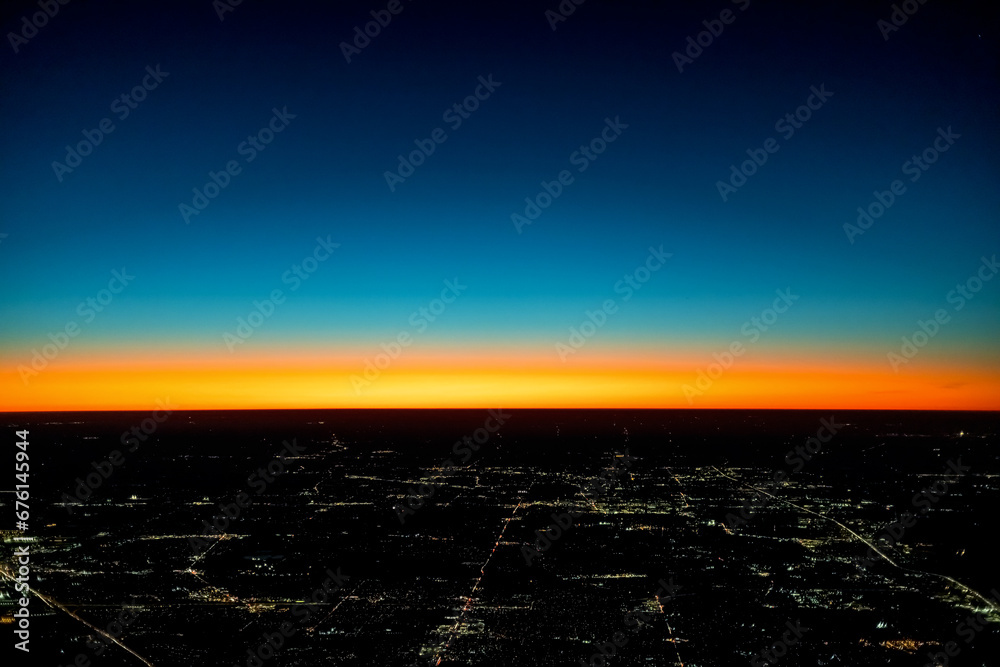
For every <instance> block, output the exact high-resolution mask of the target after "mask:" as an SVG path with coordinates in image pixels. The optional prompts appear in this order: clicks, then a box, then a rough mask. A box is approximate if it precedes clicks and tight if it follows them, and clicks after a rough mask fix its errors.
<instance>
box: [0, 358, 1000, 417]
mask: <svg viewBox="0 0 1000 667" xmlns="http://www.w3.org/2000/svg"><path fill="white" fill-rule="evenodd" d="M358 359H359V357H358V356H356V355H350V356H346V355H332V354H331V355H328V356H326V357H325V358H321V359H320V358H315V357H314V356H312V355H310V356H308V357H307V356H305V355H303V356H300V357H291V358H289V357H288V356H284V355H283V356H274V355H267V354H263V353H258V354H255V355H245V356H240V355H236V356H231V357H225V358H217V359H212V360H208V359H199V360H194V359H191V358H182V357H180V356H178V357H176V358H173V357H170V356H169V355H167V356H163V357H161V358H159V359H155V360H154V359H143V360H142V361H136V360H135V358H134V357H133V358H130V359H122V358H117V359H111V358H93V357H91V358H88V359H86V360H81V361H76V362H70V361H65V362H63V361H62V360H57V362H56V363H53V364H52V365H51V366H50V367H49V368H46V369H45V370H43V371H41V372H40V373H39V374H38V375H37V376H36V377H31V378H30V379H29V382H28V384H27V385H26V384H25V383H24V382H22V380H21V378H20V376H19V375H18V372H17V370H16V368H12V367H10V366H8V367H7V368H6V369H5V372H4V373H3V375H2V380H0V389H2V393H3V395H4V396H5V400H4V404H3V407H2V410H3V411H7V412H19V411H59V410H149V409H153V407H155V403H156V401H157V400H158V399H159V400H166V399H169V400H170V404H171V405H173V406H175V407H176V408H177V409H181V410H183V409H189V410H196V409H197V410H206V409H299V408H479V407H496V406H503V407H504V408H733V409H739V408H746V409H825V408H837V409H906V410H998V409H1000V376H998V374H997V373H995V372H992V373H991V372H989V371H988V369H983V368H981V367H968V366H963V367H954V366H947V367H946V366H942V365H935V364H934V363H933V360H931V359H927V360H926V362H927V363H924V364H922V365H921V366H919V367H914V368H904V369H901V370H900V372H899V373H898V374H897V373H893V372H892V370H891V369H889V368H888V366H887V365H886V364H884V363H883V364H879V365H874V364H872V365H868V366H864V365H861V364H857V365H855V366H853V367H844V366H843V365H836V366H834V365H832V364H824V363H805V362H804V361H803V360H801V359H800V360H798V361H797V362H795V363H794V364H793V363H792V362H788V361H781V362H772V363H762V362H760V361H754V362H753V363H751V360H749V359H741V360H739V362H738V363H736V364H734V365H733V366H732V367H731V368H729V369H728V370H726V371H724V372H723V373H722V375H721V376H719V377H718V378H717V379H716V380H714V381H713V382H712V383H711V385H710V386H707V387H705V383H704V380H703V381H702V387H701V388H699V387H698V385H697V384H696V380H697V374H698V363H699V362H701V361H702V360H701V359H697V360H693V359H691V358H690V356H684V357H680V358H675V359H673V360H670V359H663V358H645V359H642V358H636V357H635V356H631V357H629V356H624V355H620V354H619V355H610V354H609V355H604V356H601V355H596V354H595V355H591V356H589V357H586V358H583V357H581V358H579V359H573V358H570V359H568V360H567V362H566V363H565V364H564V363H561V362H560V361H559V360H558V359H554V358H553V357H552V356H551V355H549V356H545V355H541V354H537V355H531V354H518V355H516V356H513V357H508V358H503V357H499V358H492V359H490V358H488V357H484V356H483V355H482V354H478V353H471V352H465V353H455V352H453V353H451V354H446V353H444V352H439V353H435V354H425V355H423V356H420V357H417V356H415V355H410V356H409V357H406V356H404V357H400V358H399V359H396V360H394V361H392V363H391V364H389V366H387V367H386V368H385V369H384V370H382V371H380V372H379V374H378V376H377V377H374V374H373V373H371V371H370V372H369V377H370V378H373V379H371V381H370V384H360V383H359V382H358V380H360V379H362V378H363V372H364V362H363V358H362V361H361V362H359V361H358ZM702 367H704V366H702ZM352 377H353V378H354V380H352ZM355 385H358V391H356V390H355ZM685 385H687V386H688V387H692V388H694V389H699V390H701V391H702V392H703V393H702V394H700V395H698V394H693V393H692V392H691V390H690V389H689V390H688V394H691V399H692V400H691V402H689V401H688V396H686V395H685V390H684V386H685Z"/></svg>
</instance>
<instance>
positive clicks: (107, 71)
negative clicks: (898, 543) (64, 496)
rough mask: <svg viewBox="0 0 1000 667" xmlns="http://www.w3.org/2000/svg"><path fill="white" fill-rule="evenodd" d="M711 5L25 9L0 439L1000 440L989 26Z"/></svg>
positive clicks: (933, 18) (5, 224)
mask: <svg viewBox="0 0 1000 667" xmlns="http://www.w3.org/2000/svg"><path fill="white" fill-rule="evenodd" d="M330 4H335V6H334V7H330V6H329V5H330ZM683 4H684V6H683V7H673V6H670V4H669V3H653V2H601V1H599V0H587V1H586V2H584V3H582V4H580V5H575V4H574V3H572V2H569V0H567V1H566V2H563V3H562V4H560V3H558V2H555V0H551V1H549V2H523V3H488V4H473V3H451V2H421V1H420V0H417V1H410V0H400V1H399V2H381V1H375V2H338V3H319V2H281V3H279V2H265V1H263V0H245V1H244V2H241V3H239V4H237V5H235V6H234V5H232V4H230V3H228V2H225V0H219V1H217V2H214V3H213V2H211V1H210V0H201V1H198V2H174V3H165V2H150V3H110V2H88V3H83V2H68V3H67V4H64V5H57V7H58V11H57V12H55V13H54V15H52V16H47V15H45V14H44V7H43V8H42V9H40V6H48V5H46V4H45V2H42V3H41V5H39V4H38V3H18V2H13V3H7V4H6V5H5V7H4V9H3V10H2V12H3V14H2V16H3V23H2V27H3V32H4V35H5V38H4V41H5V44H4V46H3V47H2V48H0V52H2V56H0V58H2V64H0V67H2V68H3V73H4V76H3V81H4V85H3V89H2V97H0V103H2V107H0V113H2V115H3V119H4V122H3V123H2V125H0V151H2V155H3V156H4V158H5V159H4V160H3V161H2V163H0V169H2V179H3V180H2V183H3V186H2V187H3V196H2V197H0V234H2V236H0V395H2V397H3V401H2V405H0V409H3V410H11V411H21V410H111V409H136V410H143V409H153V408H154V407H155V406H156V402H157V401H162V400H169V401H171V402H172V404H173V405H176V406H178V407H181V408H188V409H208V408H307V407H308V408H313V407H330V408H338V407H480V406H483V407H489V406H503V407H538V408H542V407H637V408H638V407H663V408H826V407H834V408H906V409H977V410H981V409H991V410H996V409H1000V351H998V347H997V331H998V330H1000V279H997V280H993V278H994V277H995V275H996V273H997V272H998V271H1000V268H998V267H997V265H996V257H997V254H998V252H1000V227H998V224H997V222H998V214H1000V206H998V204H1000V189H998V188H997V182H998V175H1000V168H998V161H997V157H996V156H997V155H1000V151H998V148H1000V131H998V128H1000V125H998V123H997V118H998V110H1000V95H998V86H997V84H998V73H1000V65H998V62H1000V61H998V49H997V25H998V24H997V21H996V12H995V10H987V9H983V8H981V7H979V6H978V5H979V4H981V3H973V2H963V1H956V2H949V3H945V2H934V1H933V0H932V1H930V2H927V3H926V4H922V5H921V4H918V3H913V4H912V5H907V7H908V8H910V9H912V10H914V11H913V12H912V14H909V15H907V14H905V13H901V14H897V15H896V16H895V21H896V22H895V23H893V11H894V10H893V5H892V4H891V3H857V4H855V3H824V4H823V5H822V6H809V7H807V6H802V7H799V6H795V5H793V4H792V3H765V2H762V1H761V0H739V1H738V2H729V1H728V0H727V1H723V0H717V1H716V2H694V3H683ZM904 4H905V3H904ZM511 5H513V6H511ZM560 7H561V8H562V10H561V13H560ZM49 10H50V13H51V12H52V11H54V10H53V9H52V7H50V8H49ZM570 10H572V11H571V12H570ZM900 11H902V10H900ZM40 12H41V13H40ZM903 18H905V22H903V20H902V19H903ZM383 24H384V25H383ZM897 24H898V25H897ZM366 29H367V31H368V34H365V31H366ZM787 114H790V115H787ZM786 115H787V116H786ZM859 207H860V209H861V213H860V214H859ZM862 214H867V215H870V216H871V217H861V218H860V221H859V215H862ZM88 300H89V301H88Z"/></svg>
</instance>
